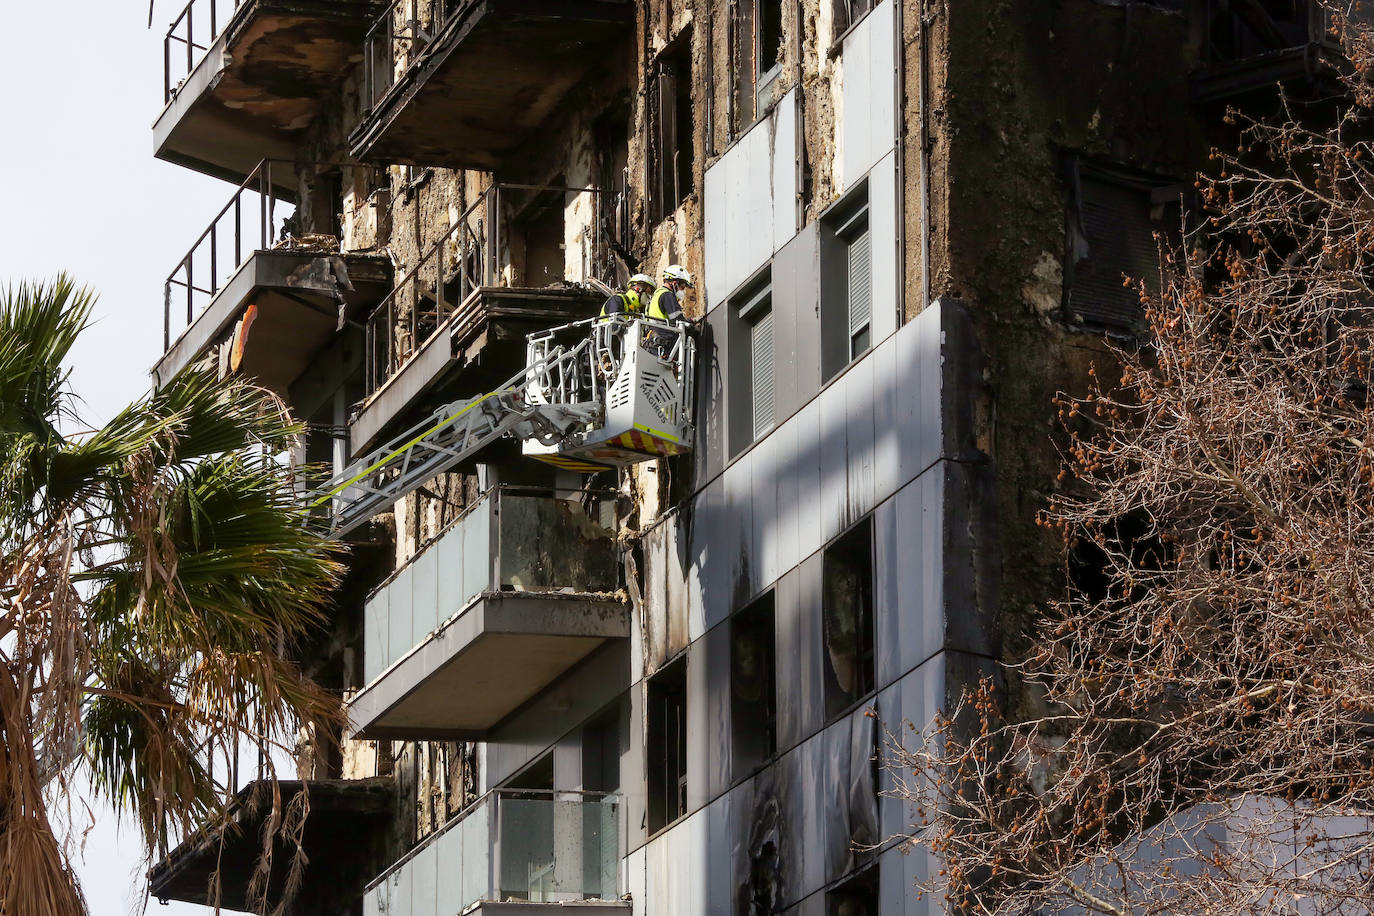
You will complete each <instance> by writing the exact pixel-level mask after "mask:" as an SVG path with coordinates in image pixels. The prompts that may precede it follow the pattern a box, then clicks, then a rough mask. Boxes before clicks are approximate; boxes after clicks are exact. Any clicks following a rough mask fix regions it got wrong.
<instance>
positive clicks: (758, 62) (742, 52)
mask: <svg viewBox="0 0 1374 916" xmlns="http://www.w3.org/2000/svg"><path fill="white" fill-rule="evenodd" d="M732 11H733V15H734V18H733V20H732V21H731V29H730V37H731V44H732V46H733V47H732V48H731V54H730V66H731V68H732V79H731V90H732V92H733V99H734V105H735V108H734V111H735V117H734V127H735V129H736V130H737V131H742V130H744V128H746V127H748V126H749V125H750V124H752V123H753V122H754V119H755V118H757V117H758V116H759V115H761V114H762V113H763V112H765V111H767V110H768V107H769V106H770V105H772V104H773V102H774V101H775V99H774V97H773V96H774V88H775V86H776V84H777V78H778V74H779V73H780V72H781V70H782V66H781V65H782V58H783V50H784V48H785V44H784V36H783V25H782V20H783V0H739V3H738V4H737V5H735V6H734V7H732Z"/></svg>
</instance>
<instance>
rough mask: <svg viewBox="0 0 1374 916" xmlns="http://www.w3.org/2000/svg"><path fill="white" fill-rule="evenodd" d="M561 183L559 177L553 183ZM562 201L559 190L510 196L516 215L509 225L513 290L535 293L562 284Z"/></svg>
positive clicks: (564, 270) (564, 267) (564, 264)
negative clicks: (538, 289) (531, 289)
mask: <svg viewBox="0 0 1374 916" xmlns="http://www.w3.org/2000/svg"><path fill="white" fill-rule="evenodd" d="M561 181H562V178H561V177H560V178H557V179H555V180H554V183H555V184H557V183H559V182H561ZM502 196H503V197H505V196H506V195H504V194H503V195H502ZM522 198H523V199H522ZM565 198H566V194H565V193H564V192H563V191H562V190H544V191H532V192H529V195H528V196H526V195H524V194H517V193H514V192H512V193H511V194H510V199H511V203H512V209H513V210H514V211H515V212H516V214H517V215H516V216H515V217H514V218H513V219H512V220H511V221H510V226H511V233H510V252H511V260H512V265H513V266H514V267H515V268H516V269H515V271H514V273H515V278H514V279H513V281H512V285H513V286H524V287H529V288H535V289H537V288H541V287H545V286H552V285H554V284H556V283H561V282H563V280H564V278H565V277H566V276H567V257H566V255H565V248H566V246H567V239H566V227H565V216H566V213H565Z"/></svg>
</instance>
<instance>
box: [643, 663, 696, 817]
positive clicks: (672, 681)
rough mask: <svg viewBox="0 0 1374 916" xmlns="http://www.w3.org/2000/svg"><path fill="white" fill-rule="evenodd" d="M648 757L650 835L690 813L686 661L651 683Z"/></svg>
mask: <svg viewBox="0 0 1374 916" xmlns="http://www.w3.org/2000/svg"><path fill="white" fill-rule="evenodd" d="M647 719H648V722H647V729H646V731H647V734H646V735H645V757H646V758H647V761H648V769H649V772H648V777H649V779H648V782H649V786H648V788H649V812H648V813H649V832H650V833H657V832H658V831H659V830H662V829H663V828H664V827H666V826H668V825H669V824H671V823H672V822H673V821H675V820H677V819H678V818H680V817H682V816H683V815H684V814H686V813H687V659H686V658H679V659H678V660H677V661H675V662H672V663H671V664H669V665H667V666H665V667H664V668H663V670H661V671H660V672H659V673H658V674H656V675H654V676H653V677H652V678H650V679H649V684H648V715H647Z"/></svg>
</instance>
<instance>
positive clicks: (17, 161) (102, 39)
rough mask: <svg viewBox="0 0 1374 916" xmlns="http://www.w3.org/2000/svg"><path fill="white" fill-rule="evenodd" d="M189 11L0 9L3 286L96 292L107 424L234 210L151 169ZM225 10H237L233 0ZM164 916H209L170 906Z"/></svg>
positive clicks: (218, 194) (102, 857)
mask: <svg viewBox="0 0 1374 916" xmlns="http://www.w3.org/2000/svg"><path fill="white" fill-rule="evenodd" d="M184 2H185V0H158V4H157V9H156V12H155V15H154V17H153V28H152V29H149V28H148V27H147V26H148V4H147V0H68V2H65V3H46V2H45V3H17V2H5V3H4V4H3V8H4V20H3V26H0V87H3V88H0V99H3V103H4V105H3V115H0V117H3V119H4V120H3V122H0V123H3V124H4V127H5V130H4V131H3V132H0V141H3V142H0V187H3V188H4V189H5V192H6V194H7V195H8V196H7V197H6V198H5V200H6V204H5V206H6V209H7V210H8V212H9V214H10V216H9V218H8V219H4V220H0V283H5V282H9V281H13V280H18V279H23V278H43V277H50V276H52V275H54V274H56V273H57V272H58V271H62V270H65V271H67V272H68V273H71V274H73V275H74V276H75V277H76V278H77V279H78V280H79V281H80V282H82V283H85V284H87V285H89V286H91V287H93V288H94V289H96V290H97V291H99V293H100V304H99V307H98V308H97V311H96V315H97V324H96V327H95V328H94V329H93V330H91V331H90V332H88V334H87V336H86V337H85V339H84V340H83V341H82V343H81V344H80V345H79V347H78V349H77V351H76V355H75V359H74V360H73V366H72V368H73V387H74V388H75V390H76V391H77V393H78V394H79V395H81V396H82V397H83V398H84V399H85V401H86V406H87V409H86V411H85V413H86V416H87V419H89V420H91V421H92V422H99V421H101V420H104V419H108V418H109V416H110V415H111V414H113V412H114V411H115V410H116V409H118V407H119V406H121V405H123V404H125V403H127V402H128V401H130V400H132V399H133V398H135V397H137V396H138V395H139V394H140V393H141V392H143V391H145V390H146V389H147V387H148V369H149V367H150V366H151V365H152V362H153V360H154V359H155V358H156V357H157V356H158V355H159V351H160V349H161V346H162V284H163V280H164V279H165V278H166V276H167V275H168V273H170V272H171V270H172V267H173V266H174V265H175V263H176V262H177V261H178V260H179V259H180V258H181V257H182V255H183V254H185V252H186V250H187V249H188V248H190V247H191V243H192V242H193V241H194V240H195V238H196V237H197V236H198V235H199V234H200V233H201V231H202V230H203V229H204V228H205V227H206V225H208V223H209V221H210V218H211V217H212V216H213V215H214V214H215V213H216V212H218V210H219V208H220V207H221V206H223V205H224V203H225V202H227V201H228V199H229V195H230V193H231V191H232V190H233V188H232V187H231V186H230V185H228V184H225V183H224V182H221V181H217V180H215V179H213V178H207V177H205V176H202V175H198V174H196V173H193V172H190V171H188V170H186V169H183V168H178V167H176V166H172V165H168V164H165V163H162V162H158V161H157V160H155V159H154V158H153V156H152V149H153V142H152V141H153V135H152V123H153V120H154V119H155V118H156V117H157V114H158V112H159V111H160V110H161V106H162V38H163V36H164V35H165V34H166V31H167V26H168V24H169V23H170V22H171V20H172V19H173V18H174V17H175V16H176V15H177V14H178V13H179V12H180V8H181V5H182V4H183V3H184ZM221 5H222V6H224V7H229V6H230V5H231V3H230V0H223V2H222V4H221ZM112 820H113V819H112V817H111V816H110V814H109V813H108V812H97V817H96V821H97V823H96V827H95V829H94V830H93V831H92V832H91V833H90V834H89V836H88V837H87V841H86V852H85V857H84V862H83V864H82V869H81V870H82V876H83V881H84V886H85V891H86V895H87V897H88V899H89V900H90V902H91V912H92V914H93V916H125V914H128V913H130V912H131V911H135V910H136V908H137V907H138V905H139V903H140V901H141V893H142V888H143V882H142V877H141V875H142V870H141V867H140V859H141V852H142V851H141V849H140V848H139V842H138V838H137V836H136V835H135V834H133V833H129V832H126V833H125V834H123V835H119V834H118V833H117V831H116V830H115V827H114V824H113V822H112ZM148 912H149V913H150V914H155V916H205V914H208V913H209V912H210V911H209V910H207V909H205V908H202V907H192V906H185V905H178V904H173V905H171V906H168V907H161V906H158V904H157V902H156V901H153V902H152V903H151V905H150V906H149V910H148Z"/></svg>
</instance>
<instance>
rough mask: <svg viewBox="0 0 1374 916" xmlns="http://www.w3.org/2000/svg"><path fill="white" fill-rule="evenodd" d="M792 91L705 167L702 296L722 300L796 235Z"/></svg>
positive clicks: (709, 300) (712, 301) (712, 302)
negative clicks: (704, 293) (713, 162)
mask: <svg viewBox="0 0 1374 916" xmlns="http://www.w3.org/2000/svg"><path fill="white" fill-rule="evenodd" d="M797 98H798V97H797V93H796V91H795V90H793V91H792V92H789V93H788V94H787V95H786V96H784V97H783V98H782V100H781V101H779V102H778V104H777V106H776V107H775V108H774V109H773V111H772V112H771V113H770V114H769V115H768V117H766V118H764V119H762V120H761V121H759V122H758V123H757V124H755V125H754V126H753V127H752V128H751V129H750V130H749V132H748V133H747V134H745V135H744V136H743V137H741V138H740V139H739V141H737V142H736V143H735V145H734V146H732V147H731V148H730V149H729V150H728V151H726V153H725V155H723V156H721V157H720V158H719V159H718V160H716V163H715V164H714V165H712V166H711V167H710V168H709V169H707V170H706V193H705V204H706V212H705V225H706V228H705V232H706V240H705V245H706V297H707V306H708V308H713V307H715V306H716V305H718V304H720V303H721V302H722V301H724V300H725V298H726V297H727V296H729V295H730V293H731V292H733V291H734V290H735V289H736V288H737V287H738V286H739V285H740V284H741V283H743V282H745V281H746V280H748V279H749V278H750V277H751V276H753V275H754V274H755V273H757V272H758V271H759V269H761V268H762V267H763V266H764V265H765V264H767V263H768V259H769V258H771V257H772V256H773V253H774V252H775V251H776V250H777V249H778V248H781V247H782V246H783V245H785V244H786V243H787V242H788V241H789V240H790V239H791V238H792V236H794V235H795V234H796V230H797V225H796V223H797V216H796V212H797V211H796V202H797Z"/></svg>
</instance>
